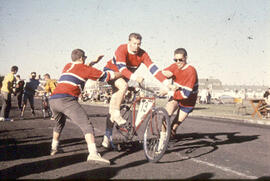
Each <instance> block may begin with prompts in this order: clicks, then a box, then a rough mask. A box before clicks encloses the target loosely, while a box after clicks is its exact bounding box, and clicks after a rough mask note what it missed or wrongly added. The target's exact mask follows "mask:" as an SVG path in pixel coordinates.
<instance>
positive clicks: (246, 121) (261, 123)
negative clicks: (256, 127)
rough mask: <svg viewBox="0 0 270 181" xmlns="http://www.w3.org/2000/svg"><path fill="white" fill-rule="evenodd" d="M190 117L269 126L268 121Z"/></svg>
mask: <svg viewBox="0 0 270 181" xmlns="http://www.w3.org/2000/svg"><path fill="white" fill-rule="evenodd" d="M190 117H194V118H196V117H197V118H198V117H199V118H205V119H219V120H222V121H225V120H229V121H231V122H237V123H249V124H260V125H268V126H270V120H269V121H264V120H254V119H240V118H230V117H229V118H228V117H222V116H203V115H190ZM239 121H243V122H239Z"/></svg>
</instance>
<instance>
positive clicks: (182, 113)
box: [172, 110, 188, 132]
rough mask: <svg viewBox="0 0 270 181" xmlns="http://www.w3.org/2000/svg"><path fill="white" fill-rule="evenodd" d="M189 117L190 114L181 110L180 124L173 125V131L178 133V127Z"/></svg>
mask: <svg viewBox="0 0 270 181" xmlns="http://www.w3.org/2000/svg"><path fill="white" fill-rule="evenodd" d="M187 116H188V113H186V112H184V111H182V110H180V111H179V115H178V122H176V123H174V124H173V125H172V131H175V132H176V129H177V128H178V126H179V125H180V124H181V123H182V122H183V121H184V120H185V119H186V118H187Z"/></svg>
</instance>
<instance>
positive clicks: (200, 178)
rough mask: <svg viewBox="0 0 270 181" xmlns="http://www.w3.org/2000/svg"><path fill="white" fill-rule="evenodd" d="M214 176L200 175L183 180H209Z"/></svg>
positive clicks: (209, 174)
mask: <svg viewBox="0 0 270 181" xmlns="http://www.w3.org/2000/svg"><path fill="white" fill-rule="evenodd" d="M213 176H214V174H213V173H200V174H198V175H195V176H193V177H189V178H185V179H183V180H209V179H210V178H212V177H213Z"/></svg>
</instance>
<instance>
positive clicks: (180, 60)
mask: <svg viewBox="0 0 270 181" xmlns="http://www.w3.org/2000/svg"><path fill="white" fill-rule="evenodd" d="M173 60H174V61H175V62H183V61H184V60H182V59H175V58H174V59H173Z"/></svg>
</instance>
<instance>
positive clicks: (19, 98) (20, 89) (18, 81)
mask: <svg viewBox="0 0 270 181" xmlns="http://www.w3.org/2000/svg"><path fill="white" fill-rule="evenodd" d="M24 84H25V83H24V80H22V79H21V77H20V75H17V76H16V89H15V93H16V95H17V102H18V108H19V109H20V111H22V97H23V87H24Z"/></svg>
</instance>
